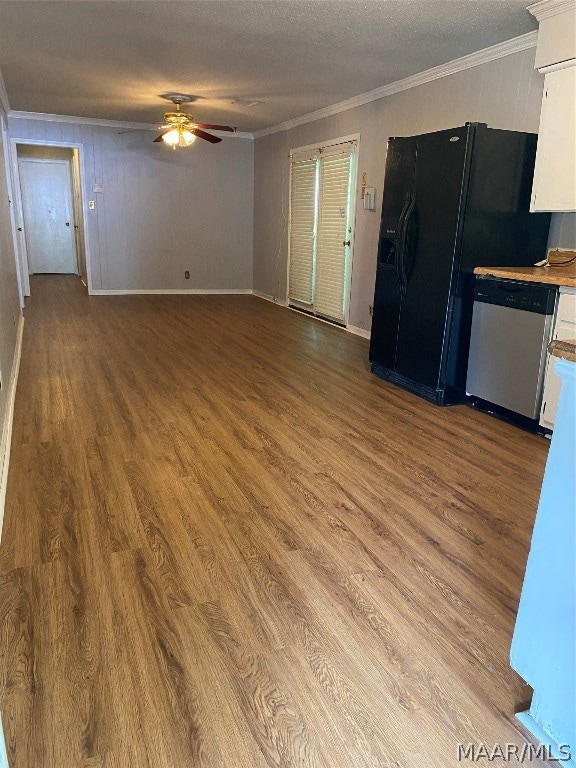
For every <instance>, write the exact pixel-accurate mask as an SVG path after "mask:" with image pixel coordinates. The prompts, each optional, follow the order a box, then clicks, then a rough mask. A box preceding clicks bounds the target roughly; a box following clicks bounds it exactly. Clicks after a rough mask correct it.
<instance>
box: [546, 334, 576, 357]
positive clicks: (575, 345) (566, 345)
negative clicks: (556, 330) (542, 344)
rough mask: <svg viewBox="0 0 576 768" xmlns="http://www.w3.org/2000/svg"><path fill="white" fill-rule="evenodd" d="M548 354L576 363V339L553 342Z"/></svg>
mask: <svg viewBox="0 0 576 768" xmlns="http://www.w3.org/2000/svg"><path fill="white" fill-rule="evenodd" d="M548 352H550V354H551V355H554V357H560V358H562V360H569V361H570V362H571V363H576V339H570V340H569V341H568V340H564V341H560V340H559V339H556V341H552V342H551V343H550V345H549V346H548Z"/></svg>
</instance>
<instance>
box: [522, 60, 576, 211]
mask: <svg viewBox="0 0 576 768" xmlns="http://www.w3.org/2000/svg"><path fill="white" fill-rule="evenodd" d="M575 135H576V65H574V64H573V65H572V66H570V67H566V68H565V69H559V70H557V71H556V72H550V73H548V74H547V75H546V77H545V78H544V95H543V99H542V112H541V114H540V130H539V134H538V149H537V152H536V166H535V169H534V183H533V186H532V203H531V206H530V210H532V211H576V170H575V168H576V151H575V150H576V146H575V145H576V142H575V141H574V136H575Z"/></svg>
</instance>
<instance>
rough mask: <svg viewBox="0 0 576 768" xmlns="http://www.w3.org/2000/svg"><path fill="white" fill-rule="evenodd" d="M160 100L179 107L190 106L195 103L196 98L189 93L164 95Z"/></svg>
mask: <svg viewBox="0 0 576 768" xmlns="http://www.w3.org/2000/svg"><path fill="white" fill-rule="evenodd" d="M160 98H161V99H166V101H171V102H172V103H173V104H178V105H180V104H189V103H190V102H191V101H194V97H193V96H190V94H188V93H162V94H161V95H160Z"/></svg>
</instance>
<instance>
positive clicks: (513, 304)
mask: <svg viewBox="0 0 576 768" xmlns="http://www.w3.org/2000/svg"><path fill="white" fill-rule="evenodd" d="M557 294H558V289H557V288H556V286H550V285H543V284H542V283H523V282H520V281H517V280H501V279H498V278H492V277H477V278H476V281H475V284H474V301H476V302H480V303H484V304H495V305H496V306H499V307H510V308H511V309H520V310H523V311H524V312H536V313H537V314H539V315H553V314H554V309H555V307H556V297H557Z"/></svg>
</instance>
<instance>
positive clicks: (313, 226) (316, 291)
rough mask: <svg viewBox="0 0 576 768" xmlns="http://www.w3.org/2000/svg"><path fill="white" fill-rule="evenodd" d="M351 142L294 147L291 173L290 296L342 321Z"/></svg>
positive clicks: (347, 254)
mask: <svg viewBox="0 0 576 768" xmlns="http://www.w3.org/2000/svg"><path fill="white" fill-rule="evenodd" d="M354 159H355V142H350V141H346V142H343V143H342V144H335V145H333V146H326V147H322V148H321V149H320V148H318V149H311V150H310V149H305V150H302V151H299V150H294V151H293V153H292V162H291V175H290V237H289V270H288V300H289V303H290V305H291V306H293V307H297V308H300V309H305V310H306V311H309V312H312V313H313V314H315V315H319V316H320V317H324V318H327V319H329V320H334V321H335V322H337V323H342V324H346V319H347V314H348V297H349V293H350V262H351V245H352V221H353V209H352V201H353V199H354V189H353V187H354V183H353V179H354V174H355V163H354Z"/></svg>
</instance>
